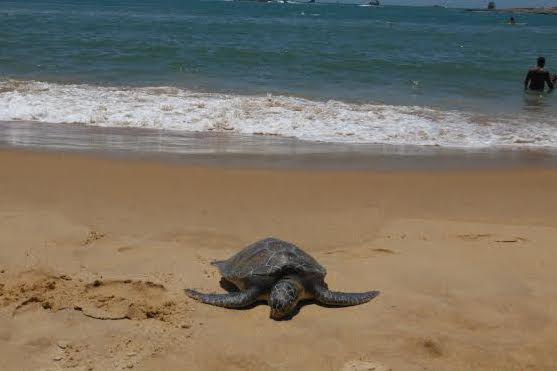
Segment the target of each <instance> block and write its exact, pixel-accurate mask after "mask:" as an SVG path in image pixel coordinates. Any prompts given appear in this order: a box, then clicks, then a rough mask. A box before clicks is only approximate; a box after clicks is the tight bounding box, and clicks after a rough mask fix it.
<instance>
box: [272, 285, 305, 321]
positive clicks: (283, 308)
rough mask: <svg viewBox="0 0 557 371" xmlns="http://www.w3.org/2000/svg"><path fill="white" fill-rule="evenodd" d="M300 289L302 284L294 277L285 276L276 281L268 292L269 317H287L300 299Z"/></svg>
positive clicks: (279, 318) (276, 318)
mask: <svg viewBox="0 0 557 371" xmlns="http://www.w3.org/2000/svg"><path fill="white" fill-rule="evenodd" d="M302 291H303V286H302V284H301V283H300V281H299V280H297V279H296V278H293V277H286V278H283V279H281V280H279V281H277V283H275V285H274V286H273V287H272V288H271V292H270V294H269V306H270V307H271V318H272V319H274V320H281V319H286V318H289V317H290V316H291V315H292V314H293V312H294V310H295V309H296V306H297V305H298V301H300V296H301V294H302Z"/></svg>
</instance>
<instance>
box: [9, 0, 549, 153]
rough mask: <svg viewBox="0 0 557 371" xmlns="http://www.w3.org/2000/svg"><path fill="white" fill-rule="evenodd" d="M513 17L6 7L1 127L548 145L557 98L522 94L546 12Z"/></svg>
mask: <svg viewBox="0 0 557 371" xmlns="http://www.w3.org/2000/svg"><path fill="white" fill-rule="evenodd" d="M508 17H509V16H508V15H504V14H491V13H485V12H483V13H473V12H464V11H462V10H459V9H443V8H418V7H379V8H377V7H361V6H357V5H338V4H280V3H256V2H231V1H195V0H159V1H153V0H133V1H130V0H121V1H116V0H95V1H93V0H51V1H46V0H45V1H38V0H26V1H2V2H0V84H1V85H0V120H10V119H16V120H17V119H22V120H23V119H25V120H36V121H59V122H66V121H67V122H84V123H87V124H95V125H105V126H130V127H134V126H141V127H157V128H167V127H168V128H172V129H183V130H195V131H204V130H208V131H215V130H217V131H218V130H227V131H237V132H240V133H270V134H279V135H287V136H296V137H300V138H303V139H310V140H325V141H345V142H346V141H348V142H350V141H353V142H377V143H393V144H401V143H402V144H426V145H432V144H433V145H444V146H491V145H516V146H522V145H539V146H548V147H557V119H556V117H557V96H553V95H551V94H550V95H545V96H543V97H540V96H538V95H528V94H524V92H523V90H522V80H523V78H524V74H525V71H526V70H527V68H528V67H530V66H531V65H532V64H534V62H535V58H536V57H537V56H538V55H545V56H546V57H547V59H548V67H549V68H550V69H551V68H552V67H554V68H555V71H557V49H555V45H557V17H553V16H543V15H519V16H518V17H517V18H518V22H519V25H517V26H511V25H508V24H506V20H507V19H508ZM155 87H156V88H157V89H155ZM268 94H272V97H269V96H267V95H268ZM155 97H156V98H155ZM157 110H158V111H157ZM219 110H220V111H219ZM154 111H157V112H156V113H155V112H154Z"/></svg>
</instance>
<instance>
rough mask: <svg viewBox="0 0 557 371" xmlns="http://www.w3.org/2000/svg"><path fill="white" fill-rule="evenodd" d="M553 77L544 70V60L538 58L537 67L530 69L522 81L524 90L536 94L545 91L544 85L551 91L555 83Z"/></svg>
mask: <svg viewBox="0 0 557 371" xmlns="http://www.w3.org/2000/svg"><path fill="white" fill-rule="evenodd" d="M556 80H557V79H556V77H555V75H553V76H552V75H551V74H550V73H549V72H548V71H546V70H545V58H544V57H539V58H538V65H537V67H534V68H531V69H530V70H529V71H528V74H527V75H526V79H524V90H532V91H536V92H542V91H544V89H545V84H547V87H548V88H549V90H550V91H551V90H553V86H554V85H553V84H554V82H555V81H556Z"/></svg>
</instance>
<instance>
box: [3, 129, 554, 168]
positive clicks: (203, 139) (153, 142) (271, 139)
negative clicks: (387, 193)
mask: <svg viewBox="0 0 557 371" xmlns="http://www.w3.org/2000/svg"><path fill="white" fill-rule="evenodd" d="M0 149H2V150H23V151H36V152H43V151H44V152H47V153H50V152H53V153H56V152H64V153H80V154H84V155H88V156H93V157H104V158H116V159H129V160H140V161H154V162H170V163H177V164H184V165H193V166H210V167H227V168H254V169H266V168H267V169H298V170H348V171H349V170H355V171H357V170H370V171H373V170H375V171H391V170H393V171H397V170H398V171H401V170H406V171H411V170H416V171H434V170H441V171H443V170H496V169H520V168H548V169H553V168H557V152H556V151H552V150H548V149H544V148H522V149H517V148H492V149H482V148H479V149H474V148H460V149H459V148H444V147H437V146H410V145H400V146H397V145H379V144H377V145H375V144H343V143H327V142H310V141H303V140H299V139H295V138H288V137H280V136H270V135H239V134H231V133H209V132H207V133H197V132H185V131H173V130H160V129H141V128H113V127H98V126H87V125H82V124H54V123H35V122H23V121H17V122H7V121H0Z"/></svg>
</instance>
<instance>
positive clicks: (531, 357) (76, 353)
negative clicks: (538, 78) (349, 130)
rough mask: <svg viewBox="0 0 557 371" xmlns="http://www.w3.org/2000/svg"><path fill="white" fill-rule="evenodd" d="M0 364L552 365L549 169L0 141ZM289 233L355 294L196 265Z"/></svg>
mask: <svg viewBox="0 0 557 371" xmlns="http://www.w3.org/2000/svg"><path fill="white" fill-rule="evenodd" d="M0 169H2V175H1V181H0V205H1V206H0V220H1V222H0V236H1V238H0V272H1V273H0V349H1V353H2V356H1V357H0V369H2V370H39V369H40V370H58V369H73V370H111V369H134V370H162V369H165V370H301V369H306V370H389V369H390V370H495V369H505V370H542V369H543V370H550V369H556V368H557V356H555V353H554V349H555V348H556V347H557V335H556V334H557V314H556V313H557V312H556V308H557V295H556V294H557V289H556V288H555V282H556V278H557V273H555V264H556V263H557V254H556V253H555V240H556V237H557V197H556V196H555V190H556V189H557V172H556V171H555V170H541V169H530V170H520V169H515V170H504V171H491V170H490V171H487V170H483V171H468V170H467V171H462V170H460V171H457V170H454V171H442V172H425V171H420V172H411V171H395V172H393V171H391V172H373V171H342V172H337V171H300V170H285V169H282V170H261V169H260V170H257V169H247V170H242V169H238V168H218V167H211V168H203V167H194V166H188V165H183V164H182V165H180V164H171V163H159V162H155V161H152V162H149V161H134V160H123V159H119V160H113V159H112V160H111V159H106V158H105V159H99V158H95V157H93V156H89V155H82V154H67V153H61V152H59V153H41V152H27V151H10V150H2V151H0ZM267 236H275V237H279V238H282V239H286V240H289V241H292V242H295V243H296V244H298V245H299V246H301V247H303V248H304V249H305V250H306V251H308V252H309V253H310V254H312V255H313V256H315V257H316V258H317V260H319V261H320V262H321V263H322V264H323V265H324V266H325V267H326V268H327V270H328V276H327V281H328V283H329V285H330V286H331V287H332V288H335V289H338V290H346V291H350V290H352V291H364V290H370V289H377V290H380V291H381V292H382V293H381V295H380V296H379V297H377V298H376V299H374V300H373V301H371V302H370V303H368V304H365V305H361V306H357V307H350V308H341V309H332V308H324V307H320V306H318V305H315V304H308V305H305V306H304V307H303V308H301V310H300V312H299V314H298V315H297V316H295V317H294V318H293V319H292V320H290V321H283V322H276V321H272V320H270V319H269V308H268V307H267V306H266V305H259V306H256V307H255V308H252V309H249V310H226V309H220V308H215V307H210V306H206V305H202V304H199V303H197V302H194V301H192V300H191V299H189V298H187V297H186V296H185V295H184V294H183V289H184V288H186V287H193V288H197V289H200V290H206V291H222V289H221V288H220V287H219V276H218V274H217V272H216V270H215V269H214V268H213V267H212V266H210V265H209V262H210V261H211V260H213V259H222V258H227V257H228V256H230V255H231V254H233V253H235V252H236V251H238V250H239V249H240V248H242V247H243V246H245V245H247V244H249V243H251V242H254V241H256V240H258V239H260V238H263V237H267Z"/></svg>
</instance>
